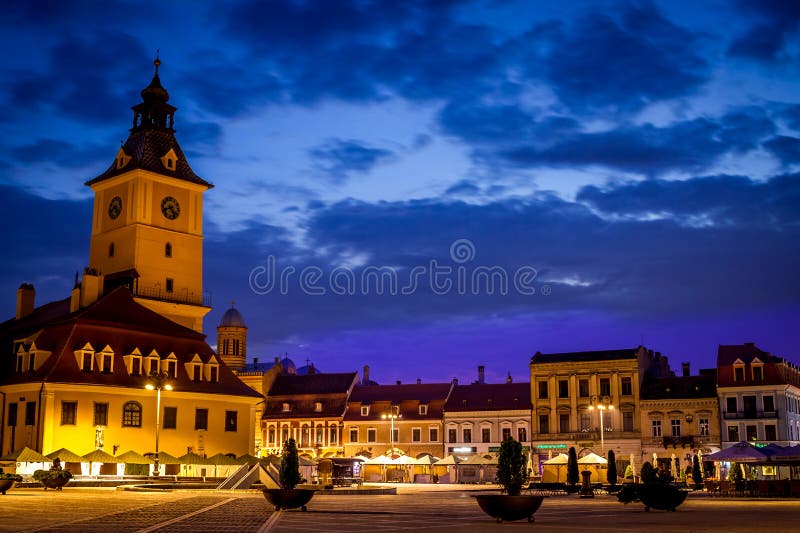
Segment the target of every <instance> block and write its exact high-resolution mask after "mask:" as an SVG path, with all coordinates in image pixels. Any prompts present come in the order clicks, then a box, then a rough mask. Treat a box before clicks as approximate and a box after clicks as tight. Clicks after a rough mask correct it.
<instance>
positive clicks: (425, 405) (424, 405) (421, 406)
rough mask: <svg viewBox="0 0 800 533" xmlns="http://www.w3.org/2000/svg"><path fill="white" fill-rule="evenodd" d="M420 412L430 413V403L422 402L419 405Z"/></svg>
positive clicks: (423, 413)
mask: <svg viewBox="0 0 800 533" xmlns="http://www.w3.org/2000/svg"><path fill="white" fill-rule="evenodd" d="M419 414H421V415H427V414H428V405H427V404H420V406H419Z"/></svg>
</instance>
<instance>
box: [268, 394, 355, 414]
mask: <svg viewBox="0 0 800 533" xmlns="http://www.w3.org/2000/svg"><path fill="white" fill-rule="evenodd" d="M317 402H320V403H322V410H321V411H317V410H316V403H317ZM284 403H289V406H290V410H289V411H284V410H283V404H284ZM346 407H347V398H346V396H345V394H341V395H339V396H337V397H334V398H331V397H324V398H308V397H305V398H303V397H298V398H291V399H290V398H270V397H268V398H267V402H266V405H265V407H264V414H263V415H262V416H261V418H262V419H276V418H277V419H289V418H304V419H309V418H339V417H341V416H342V415H343V414H344V410H345V408H346Z"/></svg>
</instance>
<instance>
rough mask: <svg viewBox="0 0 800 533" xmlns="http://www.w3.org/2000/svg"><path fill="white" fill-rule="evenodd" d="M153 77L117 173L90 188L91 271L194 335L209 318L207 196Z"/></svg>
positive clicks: (164, 93)
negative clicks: (205, 280) (205, 289)
mask: <svg viewBox="0 0 800 533" xmlns="http://www.w3.org/2000/svg"><path fill="white" fill-rule="evenodd" d="M160 64H161V62H160V61H159V60H158V59H156V60H155V75H154V76H153V79H152V81H151V82H150V85H148V86H147V87H146V88H145V89H144V90H142V92H141V95H142V102H141V103H139V104H137V105H135V106H133V108H132V109H133V127H132V128H131V130H130V135H129V136H128V140H127V141H125V144H123V145H122V146H121V147H120V149H119V151H118V152H117V155H116V157H115V159H114V162H113V163H112V164H111V166H110V167H109V168H108V170H106V171H105V172H103V173H102V174H100V175H99V176H97V177H96V178H94V179H92V180H90V181H88V182H86V185H88V186H89V187H91V188H92V190H93V191H94V211H93V216H92V239H91V246H90V250H89V268H90V269H94V270H96V271H97V272H98V273H99V274H102V275H103V276H104V283H105V288H106V290H108V289H109V288H113V287H114V286H117V285H125V286H127V287H128V288H130V290H131V292H132V293H133V295H134V297H135V298H136V301H138V302H139V303H140V304H142V305H144V306H145V307H148V308H150V309H152V310H153V311H156V312H157V313H160V314H161V315H164V316H166V317H167V318H169V319H171V320H173V321H175V322H178V323H179V324H182V325H184V326H186V327H189V328H192V329H194V330H196V331H199V332H202V330H203V317H204V316H205V315H206V313H208V312H209V311H210V310H211V307H210V302H209V301H208V299H207V298H206V296H205V295H204V293H203V193H204V192H205V191H207V190H208V189H210V188H211V187H212V186H213V185H211V184H210V183H208V182H206V181H205V180H203V179H202V178H200V177H199V176H198V175H197V174H195V173H194V171H193V170H192V168H191V167H190V166H189V163H188V162H187V161H186V157H185V156H184V154H183V151H182V150H181V147H180V146H179V145H178V141H177V140H176V139H175V130H174V128H173V125H174V115H175V110H176V108H175V107H173V106H172V105H170V104H168V103H167V102H168V101H169V93H167V91H166V89H164V87H162V85H161V80H160V79H159V77H158V68H159V66H160Z"/></svg>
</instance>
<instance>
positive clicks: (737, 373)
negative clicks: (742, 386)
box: [733, 359, 744, 381]
mask: <svg viewBox="0 0 800 533" xmlns="http://www.w3.org/2000/svg"><path fill="white" fill-rule="evenodd" d="M733 381H744V362H742V360H741V359H737V360H736V361H734V363H733Z"/></svg>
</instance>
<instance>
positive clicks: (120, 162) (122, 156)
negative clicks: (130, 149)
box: [116, 148, 131, 169]
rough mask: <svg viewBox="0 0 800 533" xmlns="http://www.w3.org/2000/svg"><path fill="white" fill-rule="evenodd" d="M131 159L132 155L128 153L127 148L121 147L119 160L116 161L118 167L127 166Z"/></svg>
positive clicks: (118, 154) (118, 155)
mask: <svg viewBox="0 0 800 533" xmlns="http://www.w3.org/2000/svg"><path fill="white" fill-rule="evenodd" d="M130 160H131V156H129V155H128V154H126V153H125V150H123V149H122V148H120V149H119V151H118V152H117V162H116V165H117V168H118V169H120V168H125V166H126V165H127V164H128V162H129V161H130Z"/></svg>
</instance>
